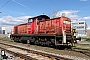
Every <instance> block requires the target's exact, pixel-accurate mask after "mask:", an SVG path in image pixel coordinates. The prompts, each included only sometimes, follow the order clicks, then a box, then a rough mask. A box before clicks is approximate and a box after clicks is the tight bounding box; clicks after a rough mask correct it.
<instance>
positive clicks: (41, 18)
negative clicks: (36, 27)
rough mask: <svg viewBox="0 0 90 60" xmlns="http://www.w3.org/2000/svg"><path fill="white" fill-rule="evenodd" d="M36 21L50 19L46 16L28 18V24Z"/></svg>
mask: <svg viewBox="0 0 90 60" xmlns="http://www.w3.org/2000/svg"><path fill="white" fill-rule="evenodd" d="M36 19H37V20H39V21H42V20H46V19H50V17H48V16H47V15H39V16H36V17H32V18H29V19H28V22H32V21H34V20H36Z"/></svg>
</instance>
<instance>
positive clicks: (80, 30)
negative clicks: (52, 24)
mask: <svg viewBox="0 0 90 60" xmlns="http://www.w3.org/2000/svg"><path fill="white" fill-rule="evenodd" d="M71 28H73V29H76V32H77V36H78V37H86V36H87V35H86V28H87V24H86V21H85V20H72V21H71Z"/></svg>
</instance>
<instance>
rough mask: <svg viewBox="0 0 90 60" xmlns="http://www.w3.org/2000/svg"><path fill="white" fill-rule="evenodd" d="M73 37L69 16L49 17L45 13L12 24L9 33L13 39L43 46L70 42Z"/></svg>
mask: <svg viewBox="0 0 90 60" xmlns="http://www.w3.org/2000/svg"><path fill="white" fill-rule="evenodd" d="M73 37H75V36H73V34H72V31H71V20H70V18H68V17H65V16H61V17H58V18H53V19H50V17H48V16H47V15H39V16H36V17H32V18H29V19H28V22H27V23H25V24H20V25H17V26H14V34H11V38H12V39H13V40H14V41H19V42H22V41H24V42H25V41H29V42H30V44H36V45H44V46H60V45H68V44H72V43H74V40H75V38H74V39H73Z"/></svg>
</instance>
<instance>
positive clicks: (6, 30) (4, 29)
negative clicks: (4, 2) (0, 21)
mask: <svg viewBox="0 0 90 60" xmlns="http://www.w3.org/2000/svg"><path fill="white" fill-rule="evenodd" d="M13 28H14V26H7V27H2V28H1V30H2V34H4V35H5V37H10V34H11V33H12V32H13Z"/></svg>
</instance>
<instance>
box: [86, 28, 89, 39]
mask: <svg viewBox="0 0 90 60" xmlns="http://www.w3.org/2000/svg"><path fill="white" fill-rule="evenodd" d="M86 35H87V38H90V28H87V31H86Z"/></svg>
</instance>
